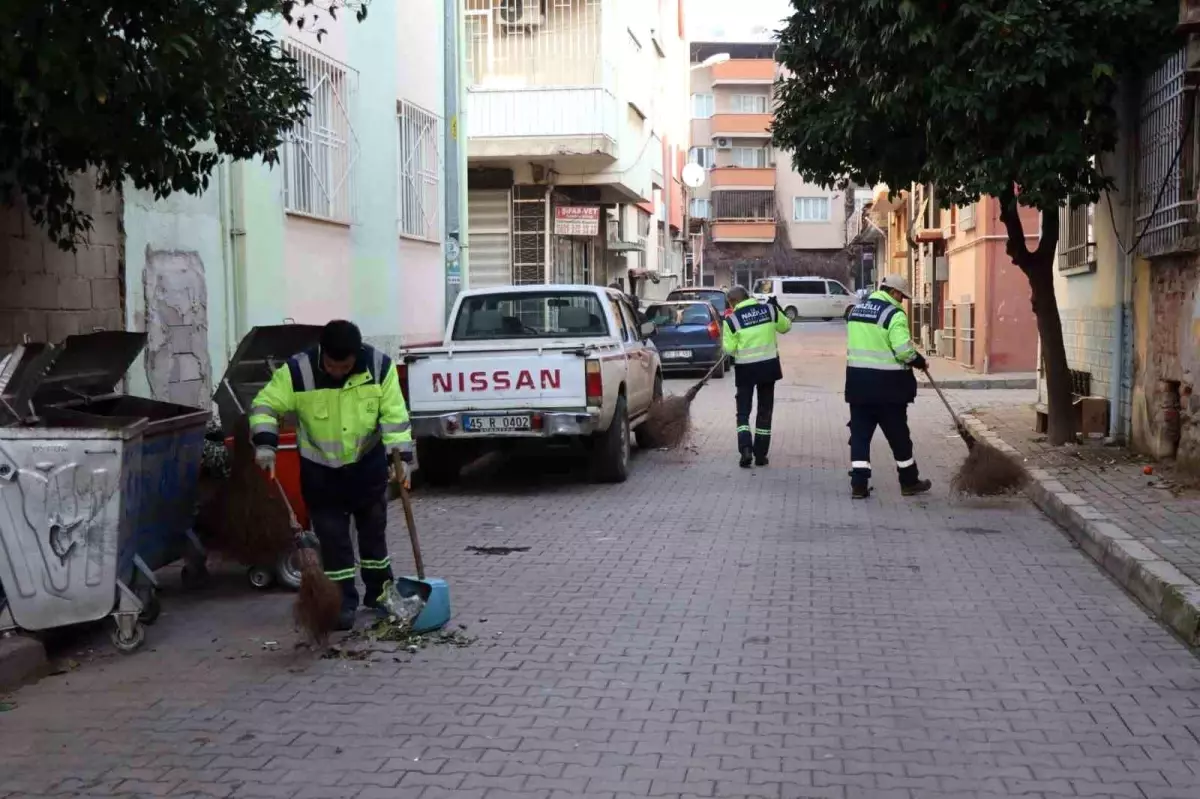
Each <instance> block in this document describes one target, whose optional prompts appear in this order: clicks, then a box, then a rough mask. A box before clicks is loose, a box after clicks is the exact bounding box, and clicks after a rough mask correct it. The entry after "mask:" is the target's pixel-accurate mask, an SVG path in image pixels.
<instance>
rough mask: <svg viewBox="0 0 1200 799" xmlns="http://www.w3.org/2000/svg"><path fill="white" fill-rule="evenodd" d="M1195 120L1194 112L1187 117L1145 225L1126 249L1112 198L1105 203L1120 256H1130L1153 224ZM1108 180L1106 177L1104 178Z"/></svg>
mask: <svg viewBox="0 0 1200 799" xmlns="http://www.w3.org/2000/svg"><path fill="white" fill-rule="evenodd" d="M1195 120H1196V112H1195V111H1193V112H1192V113H1191V114H1189V115H1188V119H1187V124H1186V125H1185V126H1184V129H1183V135H1182V136H1180V137H1179V147H1177V148H1176V149H1175V157H1174V158H1172V159H1171V167H1170V168H1169V169H1168V170H1167V174H1166V175H1164V176H1163V180H1162V184H1161V185H1160V186H1159V187H1158V195H1157V196H1156V197H1155V198H1154V207H1153V208H1151V209H1150V214H1149V216H1147V217H1146V224H1145V225H1143V226H1142V232H1141V233H1139V234H1138V237H1137V238H1136V239H1134V241H1133V244H1131V245H1130V246H1129V247H1128V248H1126V247H1125V244H1124V243H1123V242H1122V241H1121V230H1120V228H1118V227H1117V215H1116V212H1115V211H1113V204H1112V198H1111V197H1109V201H1108V202H1107V203H1105V204H1106V205H1107V206H1108V218H1109V221H1110V222H1111V223H1112V228H1113V235H1114V236H1115V237H1116V239H1117V246H1118V247H1119V248H1120V249H1121V254H1122V255H1130V254H1131V253H1133V251H1134V250H1136V249H1137V248H1138V245H1139V244H1141V243H1142V239H1144V238H1145V237H1146V233H1148V232H1149V231H1150V225H1151V224H1152V223H1153V222H1154V215H1155V214H1157V213H1158V209H1159V207H1160V206H1161V205H1162V200H1163V196H1164V195H1165V194H1166V192H1167V184H1169V183H1170V182H1171V178H1172V176H1174V174H1175V168H1176V167H1178V166H1179V159H1180V158H1182V157H1183V148H1184V147H1185V146H1186V145H1187V142H1188V136H1190V135H1191V133H1192V123H1194V122H1195ZM1104 177H1105V179H1108V176H1107V175H1105V176H1104Z"/></svg>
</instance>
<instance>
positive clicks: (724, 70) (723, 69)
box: [712, 58, 775, 86]
mask: <svg viewBox="0 0 1200 799" xmlns="http://www.w3.org/2000/svg"><path fill="white" fill-rule="evenodd" d="M774 82H775V62H774V61H772V60H771V59H769V58H733V59H730V60H729V61H726V62H724V63H723V64H715V65H713V68H712V85H713V86H764V85H765V86H770V85H771V84H773V83H774Z"/></svg>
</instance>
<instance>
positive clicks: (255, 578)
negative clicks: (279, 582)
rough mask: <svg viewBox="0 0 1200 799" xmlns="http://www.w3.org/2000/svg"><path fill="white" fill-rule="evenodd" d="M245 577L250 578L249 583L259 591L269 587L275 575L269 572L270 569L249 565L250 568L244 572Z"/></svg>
mask: <svg viewBox="0 0 1200 799" xmlns="http://www.w3.org/2000/svg"><path fill="white" fill-rule="evenodd" d="M246 577H247V579H249V580H250V585H252V586H254V587H255V588H257V589H259V590H260V591H261V590H263V589H266V588H270V587H271V584H272V583H274V582H275V575H273V574H271V570H270V569H264V568H263V567H262V566H251V567H250V570H249V571H247V572H246Z"/></svg>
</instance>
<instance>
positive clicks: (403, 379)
mask: <svg viewBox="0 0 1200 799" xmlns="http://www.w3.org/2000/svg"><path fill="white" fill-rule="evenodd" d="M396 379H397V380H399V381H400V393H401V394H403V395H404V403H405V404H406V405H407V404H408V364H406V363H398V364H396Z"/></svg>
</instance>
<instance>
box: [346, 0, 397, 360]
mask: <svg viewBox="0 0 1200 799" xmlns="http://www.w3.org/2000/svg"><path fill="white" fill-rule="evenodd" d="M398 5H400V4H398V3H372V4H371V9H370V13H369V14H368V15H367V19H366V21H365V22H363V23H360V24H350V25H348V26H347V29H346V52H347V54H348V57H349V61H350V65H351V66H353V67H354V68H355V69H357V70H358V96H357V98H356V103H355V106H356V107H355V108H354V116H353V119H354V126H355V130H356V132H357V133H358V143H359V147H360V150H359V156H358V164H357V166H358V172H357V181H358V183H357V196H358V224H356V225H354V226H353V227H352V228H351V241H352V244H353V258H354V261H353V263H354V270H353V274H352V275H351V277H350V279H351V303H352V305H351V307H352V309H353V317H354V321H355V322H357V323H358V325H359V326H360V327H361V328H362V331H363V335H364V336H367V337H369V338H370V339H371V340H372V341H373V342H374V343H375V344H377V345H379V346H381V347H384V348H385V349H386V350H387V351H393V350H394V349H395V348H396V346H398V343H399V335H400V308H399V296H400V291H399V286H400V272H399V270H400V268H401V267H402V264H399V262H398V260H399V258H398V256H399V252H398V249H399V248H398V236H397V228H396V202H397V180H398V174H399V172H398V163H397V158H398V153H397V149H398V145H397V125H396V59H397V58H402V57H403V51H402V50H400V49H399V47H398V42H397V41H396V31H397V23H398V21H397V18H396V7H397V6H398Z"/></svg>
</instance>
